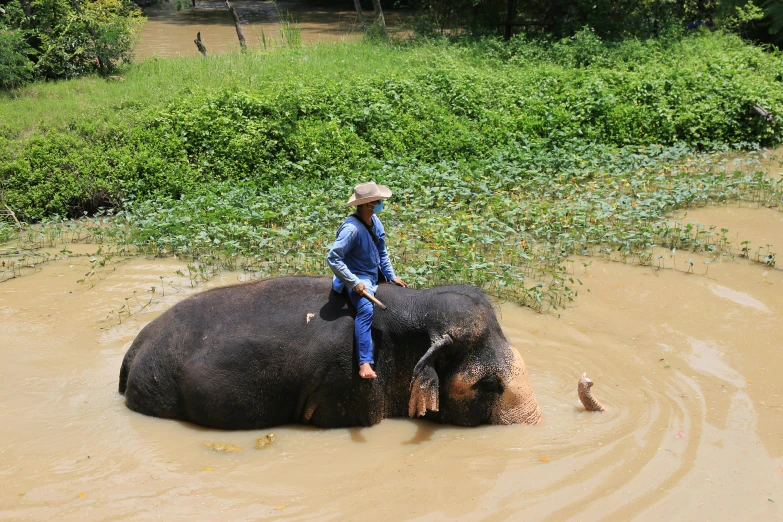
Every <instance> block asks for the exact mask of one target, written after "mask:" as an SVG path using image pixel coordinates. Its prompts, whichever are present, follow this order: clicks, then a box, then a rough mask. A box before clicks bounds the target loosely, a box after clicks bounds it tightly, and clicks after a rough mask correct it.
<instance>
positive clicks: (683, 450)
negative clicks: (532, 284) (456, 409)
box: [0, 207, 783, 521]
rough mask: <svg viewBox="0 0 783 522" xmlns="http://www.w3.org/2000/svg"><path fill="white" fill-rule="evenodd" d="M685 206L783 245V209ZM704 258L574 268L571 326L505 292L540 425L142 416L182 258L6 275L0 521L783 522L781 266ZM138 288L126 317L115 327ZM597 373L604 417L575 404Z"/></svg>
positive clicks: (181, 282) (2, 287)
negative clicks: (349, 424) (362, 424)
mask: <svg viewBox="0 0 783 522" xmlns="http://www.w3.org/2000/svg"><path fill="white" fill-rule="evenodd" d="M683 219H684V220H685V221H697V222H700V223H703V224H715V225H718V226H719V227H721V226H722V227H726V228H729V229H730V230H732V231H736V232H737V233H738V234H739V235H740V236H742V237H743V238H746V239H750V240H752V241H754V242H755V243H757V244H762V243H764V244H766V243H771V244H773V245H783V214H782V213H779V212H777V211H774V210H768V209H762V210H758V209H747V208H725V207H724V208H705V209H700V210H695V211H691V212H690V213H689V214H688V215H687V216H685V217H683ZM88 247H89V246H88ZM85 248H87V247H85ZM689 257H693V256H689ZM586 261H588V262H589V260H586ZM696 261H697V262H696V263H695V266H696V270H695V271H696V272H697V273H696V274H685V273H684V272H683V271H682V269H680V270H679V271H675V270H672V269H666V270H661V271H658V272H654V271H653V270H651V269H650V268H645V267H640V266H632V265H624V264H620V263H612V262H602V261H599V260H593V263H592V264H591V265H590V266H589V267H588V268H587V269H586V270H585V269H584V267H582V266H581V261H579V260H577V262H575V263H574V265H575V266H576V267H577V268H575V271H576V274H575V275H577V276H578V277H580V279H581V280H582V281H583V282H584V283H585V284H584V287H582V293H581V295H580V296H579V298H578V300H577V302H576V303H575V305H574V306H572V307H571V308H569V309H567V310H565V311H563V312H562V314H561V315H560V317H559V318H558V317H557V316H556V315H540V314H536V313H534V312H531V311H530V310H527V309H521V308H518V307H516V306H513V305H510V304H504V305H501V307H500V311H501V313H502V318H501V323H502V325H503V328H504V330H505V332H506V334H507V336H508V338H509V339H510V340H511V342H512V343H513V344H514V346H516V347H517V348H518V349H519V350H520V352H521V353H522V355H523V356H524V358H525V360H526V362H527V365H528V369H529V371H530V373H531V380H532V384H533V388H534V390H535V392H536V395H537V398H538V400H539V404H540V406H541V409H542V410H543V413H544V419H543V422H542V423H541V424H540V425H537V426H503V427H501V426H483V427H478V428H459V427H450V426H441V425H436V424H432V423H428V422H423V421H414V420H407V419H387V420H385V421H383V422H381V423H380V424H379V425H377V426H374V427H371V428H364V429H360V428H356V429H335V430H318V429H312V428H305V427H297V426H284V427H278V428H275V429H274V430H262V431H240V432H221V431H215V430H206V429H202V428H199V427H196V426H192V425H189V424H185V423H181V422H177V421H170V420H162V419H155V418H149V417H145V416H143V415H140V414H137V413H134V412H132V411H130V410H128V409H127V408H126V407H125V404H124V399H123V397H122V396H121V395H119V394H118V393H117V378H118V372H119V368H120V363H121V361H122V357H123V355H124V353H125V351H126V350H127V348H128V347H129V345H130V343H131V341H132V339H133V338H134V336H135V335H136V334H137V333H138V332H139V330H140V329H141V328H142V327H143V326H144V325H145V324H146V323H148V322H149V321H150V320H152V319H153V318H155V317H157V316H158V315H159V314H160V313H161V312H162V311H163V310H164V309H166V308H168V307H170V306H171V305H172V304H174V303H175V302H177V301H179V300H181V299H183V298H185V297H187V296H188V295H191V294H192V293H193V292H195V291H200V290H202V288H197V289H191V288H190V287H189V283H188V280H187V279H181V278H179V279H178V278H177V276H175V275H174V272H175V271H176V270H177V269H179V268H182V264H181V263H180V262H179V261H177V260H173V259H169V260H158V259H144V258H140V259H134V260H130V261H127V262H123V263H119V264H116V265H114V268H115V270H114V271H107V272H105V273H104V274H103V275H102V276H101V277H102V280H101V281H100V282H98V284H96V286H95V287H94V288H91V289H86V288H84V287H83V286H82V285H78V284H77V283H76V280H77V279H79V278H80V277H82V275H83V273H84V272H85V271H86V269H85V266H86V264H87V260H86V259H85V258H75V257H72V258H70V259H65V260H60V261H56V262H53V263H48V264H45V265H43V267H42V269H41V270H40V271H38V272H37V273H35V274H33V275H27V276H24V277H21V278H18V279H13V280H10V281H7V282H5V283H2V284H0V349H2V364H0V415H2V422H0V519H3V520H23V519H24V520H158V519H164V520H263V519H275V520H360V519H361V520H364V519H367V518H368V517H370V518H375V519H378V520H402V519H405V520H421V521H425V520H442V519H444V518H449V519H456V520H465V521H469V520H521V519H524V520H551V521H556V520H631V519H635V520H705V521H713V520H754V521H756V520H783V494H782V493H781V492H783V381H782V380H781V377H780V376H781V375H782V374H783V350H781V347H782V346H783V325H781V320H780V317H781V313H783V293H782V290H783V270H780V269H769V268H766V267H763V266H760V265H758V264H753V263H748V262H747V261H744V260H736V259H735V260H731V259H728V258H727V259H723V260H721V261H719V262H717V263H715V264H713V265H710V267H709V272H708V274H707V275H706V276H705V275H703V274H704V268H705V267H706V265H704V264H703V263H702V262H700V260H698V259H697V260H696ZM160 276H166V277H167V279H166V280H167V281H168V284H167V285H166V289H165V290H166V295H165V297H163V296H162V295H160V294H161V281H160ZM240 278H241V275H239V274H231V273H228V274H223V275H221V276H220V277H218V278H215V279H214V280H212V281H211V282H210V283H209V285H207V286H216V285H225V284H231V283H233V282H236V281H238V280H239V279H240ZM153 285H156V286H157V287H158V289H157V292H156V295H157V297H156V300H155V301H153V303H152V304H151V305H150V306H149V307H148V308H146V309H144V310H140V307H141V305H142V304H144V302H145V301H146V300H145V298H143V297H141V296H148V295H149V294H148V293H147V290H149V289H150V287H151V286H153ZM134 290H135V291H136V295H137V296H139V301H140V304H136V305H135V306H133V307H132V309H133V310H134V314H133V315H132V316H131V317H129V318H128V317H125V318H123V320H122V324H117V323H118V320H117V319H116V313H115V314H114V318H112V317H111V316H109V317H108V318H107V314H108V312H109V311H110V310H117V309H118V308H119V307H120V306H122V304H124V303H125V298H131V301H130V302H131V303H134V302H135V298H133V292H134ZM147 299H148V297H147ZM583 371H586V372H587V373H588V376H590V377H591V378H592V379H593V380H594V381H595V383H596V384H595V386H594V387H593V391H594V392H595V395H596V397H597V398H598V399H599V400H600V401H601V402H602V403H603V404H604V406H606V408H607V412H606V413H604V414H600V413H587V412H585V411H583V410H582V408H581V407H580V406H579V403H578V400H577V397H576V383H577V379H578V377H579V375H580V374H581V373H582V372H583ZM269 431H274V433H275V434H276V435H277V438H276V440H275V441H274V442H273V444H271V445H270V446H268V447H266V448H264V449H261V450H258V449H255V448H254V446H255V441H256V439H257V438H259V437H262V436H264V435H266V434H267V433H268V432H269ZM206 442H213V443H219V444H226V445H233V446H236V447H238V448H239V449H241V451H240V452H239V453H221V452H215V451H214V450H213V449H212V448H209V447H206V446H205V445H204V443H206Z"/></svg>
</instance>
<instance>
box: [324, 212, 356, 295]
mask: <svg viewBox="0 0 783 522" xmlns="http://www.w3.org/2000/svg"><path fill="white" fill-rule="evenodd" d="M356 233H357V230H356V227H354V226H353V225H343V226H341V227H340V229H339V230H338V231H337V239H335V241H334V244H333V245H332V248H331V249H330V250H329V254H327V256H326V263H327V264H328V265H329V268H331V269H332V272H334V275H336V276H337V279H339V280H340V281H342V282H343V284H344V285H345V286H346V288H349V289H351V288H353V287H355V286H356V285H358V284H360V283H361V281H359V278H358V277H356V276H355V275H354V273H353V272H351V271H350V270H348V267H347V266H346V265H345V261H344V259H345V255H346V254H348V253H349V252H350V251H351V250H353V247H354V243H355V240H356Z"/></svg>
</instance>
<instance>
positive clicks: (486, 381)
mask: <svg viewBox="0 0 783 522" xmlns="http://www.w3.org/2000/svg"><path fill="white" fill-rule="evenodd" d="M473 388H474V389H476V390H479V391H483V392H488V393H497V394H498V395H500V394H501V393H503V383H502V382H501V381H500V377H498V376H497V375H495V374H490V375H485V376H484V377H482V378H481V379H479V381H478V382H477V383H476V384H474V385H473Z"/></svg>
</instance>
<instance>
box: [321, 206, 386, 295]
mask: <svg viewBox="0 0 783 522" xmlns="http://www.w3.org/2000/svg"><path fill="white" fill-rule="evenodd" d="M372 230H373V233H374V234H375V237H376V238H377V240H376V241H374V240H373V237H372V234H370V231H369V230H367V227H366V226H365V225H364V223H362V222H361V218H359V217H358V216H356V215H355V214H353V215H350V216H348V218H347V219H346V220H345V221H344V222H343V224H342V225H340V228H339V229H337V239H335V241H334V244H333V245H332V248H331V250H329V254H328V255H327V256H326V262H327V263H328V264H329V268H331V269H332V272H334V279H333V281H332V286H333V287H334V290H335V291H336V292H342V291H343V288H345V287H348V288H353V287H354V286H356V285H357V284H359V282H360V281H361V282H363V283H364V284H365V286H367V287H369V289H370V290H371V291H372V292H373V293H375V290H376V289H377V287H378V269H380V270H381V272H382V273H383V275H384V277H385V278H386V279H387V280H389V281H394V279H396V277H397V276H396V275H394V269H392V266H391V262H390V261H389V253H388V252H387V251H386V231H385V230H384V229H383V225H382V224H381V220H380V219H378V217H377V216H375V215H373V217H372ZM368 283H369V284H368Z"/></svg>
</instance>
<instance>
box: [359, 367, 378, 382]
mask: <svg viewBox="0 0 783 522" xmlns="http://www.w3.org/2000/svg"><path fill="white" fill-rule="evenodd" d="M359 377H361V378H362V379H375V378H377V377H378V375H377V374H376V373H375V371H373V369H372V366H370V363H364V364H360V365H359Z"/></svg>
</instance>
